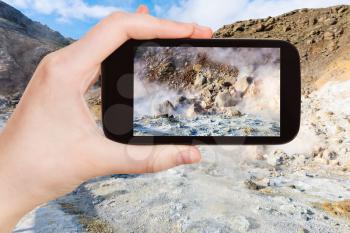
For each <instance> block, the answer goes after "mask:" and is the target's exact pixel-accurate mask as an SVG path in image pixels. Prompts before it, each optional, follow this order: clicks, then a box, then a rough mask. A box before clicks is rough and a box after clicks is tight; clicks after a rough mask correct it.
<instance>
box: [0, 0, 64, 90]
mask: <svg viewBox="0 0 350 233" xmlns="http://www.w3.org/2000/svg"><path fill="white" fill-rule="evenodd" d="M69 43H71V40H70V39H67V38H65V37H63V36H62V35H61V34H60V33H58V32H56V31H54V30H52V29H50V28H49V27H47V26H45V25H42V24H41V23H39V22H35V21H32V20H31V19H29V18H28V17H27V16H25V15H24V14H22V13H21V12H20V11H19V10H17V9H15V8H13V7H12V6H10V5H8V4H6V3H4V2H3V1H0V94H2V95H9V94H10V95H11V94H14V93H17V92H22V91H23V90H24V88H25V87H26V85H27V83H28V82H29V80H30V78H31V76H32V74H33V72H34V70H35V68H36V66H37V65H38V63H39V62H40V60H41V59H42V58H43V57H44V56H45V55H46V54H48V53H50V52H52V51H55V50H57V49H59V48H61V47H63V46H66V45H68V44H69Z"/></svg>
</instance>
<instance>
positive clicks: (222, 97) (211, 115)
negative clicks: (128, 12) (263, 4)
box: [134, 47, 280, 136]
mask: <svg viewBox="0 0 350 233" xmlns="http://www.w3.org/2000/svg"><path fill="white" fill-rule="evenodd" d="M134 71H135V81H134V135H135V136H279V134H280V119H279V118H280V50H279V49H278V48H209V47H208V48H204V47H198V48H186V47H177V48H174V47H172V48H170V47H141V48H140V49H139V50H138V52H137V54H136V57H135V67H134Z"/></svg>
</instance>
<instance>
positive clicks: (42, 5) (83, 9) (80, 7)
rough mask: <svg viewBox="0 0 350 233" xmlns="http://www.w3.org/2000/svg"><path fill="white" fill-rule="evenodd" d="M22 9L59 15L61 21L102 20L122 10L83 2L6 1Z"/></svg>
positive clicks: (45, 0)
mask: <svg viewBox="0 0 350 233" xmlns="http://www.w3.org/2000/svg"><path fill="white" fill-rule="evenodd" d="M5 2H7V3H8V4H10V5H12V6H14V7H18V8H21V9H30V10H34V11H36V12H39V13H42V14H47V15H49V14H57V15H58V20H59V21H64V22H66V21H69V20H71V19H80V20H83V19H87V18H94V19H100V18H103V17H105V16H107V15H108V14H110V13H111V12H113V11H116V10H122V9H120V8H116V7H113V6H104V5H89V4H87V3H85V2H84V1H83V0H74V1H71V0H55V1H52V0H5Z"/></svg>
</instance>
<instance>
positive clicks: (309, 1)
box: [156, 0, 350, 29]
mask: <svg viewBox="0 0 350 233" xmlns="http://www.w3.org/2000/svg"><path fill="white" fill-rule="evenodd" d="M341 4H350V0H215V1H214V0H182V1H180V2H179V3H178V4H175V5H172V6H170V7H164V6H163V7H162V6H160V5H157V6H156V13H157V14H158V15H159V16H162V17H166V18H171V19H174V20H179V21H185V22H197V23H199V24H203V25H207V26H210V27H212V28H213V29H218V28H219V27H221V26H222V25H224V24H230V23H233V22H234V21H237V20H244V19H251V18H264V17H267V16H276V15H280V14H282V13H285V12H288V11H291V10H295V9H299V8H317V7H328V6H332V5H341Z"/></svg>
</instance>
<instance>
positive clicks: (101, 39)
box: [65, 12, 212, 67]
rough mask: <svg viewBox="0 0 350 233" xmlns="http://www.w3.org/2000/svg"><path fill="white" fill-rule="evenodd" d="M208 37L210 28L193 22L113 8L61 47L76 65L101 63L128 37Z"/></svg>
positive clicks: (86, 65) (84, 65)
mask: <svg viewBox="0 0 350 233" xmlns="http://www.w3.org/2000/svg"><path fill="white" fill-rule="evenodd" d="M193 34H195V35H196V37H197V38H209V37H211V34H212V32H211V30H210V28H207V27H202V26H198V25H195V24H188V23H179V22H175V21H170V20H164V19H158V18H155V17H153V16H150V15H147V14H130V13H121V12H116V13H113V14H111V15H110V16H109V17H107V18H105V19H103V20H102V21H101V22H100V23H98V24H97V25H96V26H95V27H94V28H93V29H92V30H90V31H89V32H88V33H87V34H86V35H85V36H84V37H83V38H82V39H80V40H79V41H76V42H75V43H73V44H71V45H70V46H68V47H66V48H65V51H66V52H69V54H70V59H72V55H73V56H74V58H73V59H74V60H75V61H76V62H78V64H80V67H92V66H96V65H99V64H100V63H102V61H103V60H104V59H106V58H107V57H108V56H109V55H110V54H111V53H112V52H113V51H114V50H116V49H117V48H118V47H119V46H121V45H122V44H123V43H124V42H125V41H127V40H128V39H131V38H133V39H141V40H142V39H154V38H169V39H170V38H187V37H191V36H192V35H193Z"/></svg>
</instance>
